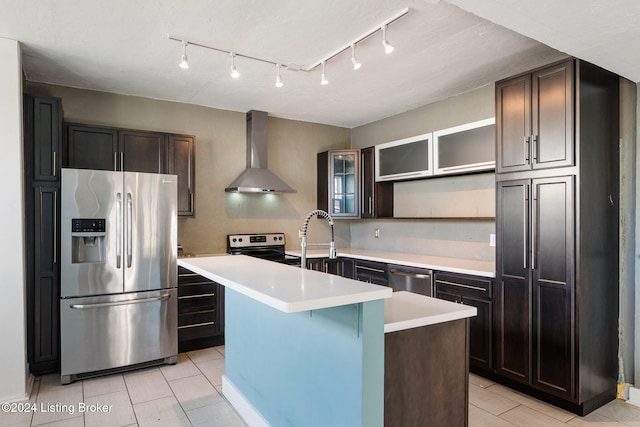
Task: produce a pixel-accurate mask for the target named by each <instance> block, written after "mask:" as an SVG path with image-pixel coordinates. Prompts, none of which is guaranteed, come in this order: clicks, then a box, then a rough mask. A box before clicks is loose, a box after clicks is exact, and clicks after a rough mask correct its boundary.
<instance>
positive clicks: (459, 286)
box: [434, 271, 493, 370]
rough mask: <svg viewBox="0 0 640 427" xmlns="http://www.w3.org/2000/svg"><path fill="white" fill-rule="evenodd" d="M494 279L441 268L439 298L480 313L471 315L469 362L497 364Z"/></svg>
mask: <svg viewBox="0 0 640 427" xmlns="http://www.w3.org/2000/svg"><path fill="white" fill-rule="evenodd" d="M492 292H493V280H492V279H490V278H485V277H477V276H469V275H466V274H458V273H448V272H442V271H437V272H436V273H435V274H434V296H435V297H436V298H440V299H444V300H448V301H452V302H456V303H460V304H466V305H470V306H473V307H475V308H476V309H477V312H478V314H477V315H476V316H475V317H471V318H469V364H470V365H471V366H474V367H479V368H483V369H487V370H490V369H492V367H493V348H492V346H493V298H492Z"/></svg>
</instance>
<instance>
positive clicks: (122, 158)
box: [120, 151, 124, 171]
mask: <svg viewBox="0 0 640 427" xmlns="http://www.w3.org/2000/svg"><path fill="white" fill-rule="evenodd" d="M120 170H122V171H123V170H124V151H121V152H120Z"/></svg>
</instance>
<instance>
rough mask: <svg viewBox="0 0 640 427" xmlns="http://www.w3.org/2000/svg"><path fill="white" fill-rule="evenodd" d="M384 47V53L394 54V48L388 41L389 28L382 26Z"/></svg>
mask: <svg viewBox="0 0 640 427" xmlns="http://www.w3.org/2000/svg"><path fill="white" fill-rule="evenodd" d="M382 46H384V53H386V54H390V53H391V52H393V49H394V47H393V46H392V45H391V44H390V43H389V42H388V41H387V26H386V25H383V26H382Z"/></svg>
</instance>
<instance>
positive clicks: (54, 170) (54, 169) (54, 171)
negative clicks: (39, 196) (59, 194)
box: [52, 151, 57, 177]
mask: <svg viewBox="0 0 640 427" xmlns="http://www.w3.org/2000/svg"><path fill="white" fill-rule="evenodd" d="M52 162H53V176H54V177H55V176H56V175H57V174H56V164H57V162H56V152H55V151H54V152H53V159H52Z"/></svg>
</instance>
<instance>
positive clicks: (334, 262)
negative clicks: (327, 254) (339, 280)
mask: <svg viewBox="0 0 640 427" xmlns="http://www.w3.org/2000/svg"><path fill="white" fill-rule="evenodd" d="M307 268H308V269H309V270H314V271H321V272H323V273H329V274H335V275H336V276H340V277H346V278H347V279H353V276H354V273H353V260H352V259H349V258H336V259H330V258H308V259H307Z"/></svg>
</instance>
